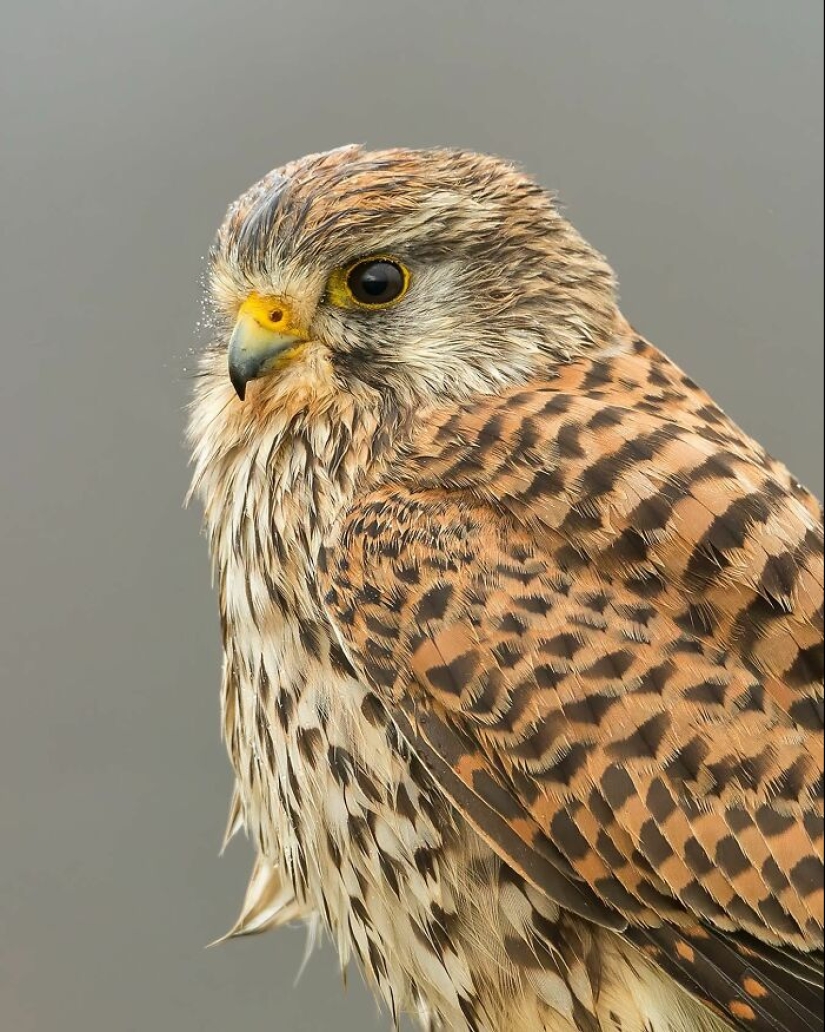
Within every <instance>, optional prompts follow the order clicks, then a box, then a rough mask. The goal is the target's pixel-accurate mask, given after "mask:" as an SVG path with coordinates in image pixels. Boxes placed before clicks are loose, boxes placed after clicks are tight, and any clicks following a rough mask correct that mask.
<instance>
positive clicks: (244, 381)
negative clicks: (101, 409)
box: [206, 147, 617, 419]
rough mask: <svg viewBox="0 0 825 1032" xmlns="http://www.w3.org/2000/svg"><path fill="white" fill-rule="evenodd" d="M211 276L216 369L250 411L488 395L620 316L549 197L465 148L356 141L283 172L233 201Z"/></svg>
mask: <svg viewBox="0 0 825 1032" xmlns="http://www.w3.org/2000/svg"><path fill="white" fill-rule="evenodd" d="M210 269H211V275H210V294H211V299H212V302H213V307H214V311H215V313H216V316H217V319H216V322H217V325H218V328H219V332H218V337H217V340H216V342H215V344H214V345H213V346H212V348H211V349H210V350H209V353H208V355H207V357H206V373H207V377H208V378H209V379H211V380H212V384H213V387H217V383H218V382H220V385H221V387H220V389H221V390H223V391H225V392H229V391H230V390H231V388H230V386H229V385H230V383H231V385H232V387H234V391H235V392H236V394H237V398H235V399H234V400H233V403H234V404H235V405H236V406H243V407H245V409H246V412H247V416H246V418H249V415H250V414H252V413H255V418H258V419H260V418H265V417H266V415H267V414H268V413H273V412H274V411H276V410H278V409H279V408H281V409H282V408H284V407H287V408H291V409H297V408H302V407H304V408H306V407H307V406H309V407H310V408H311V407H313V406H320V407H328V406H329V405H330V404H331V403H332V402H333V401H334V399H335V397H336V396H337V395H340V394H345V395H349V396H353V395H355V396H359V395H361V396H363V397H366V396H368V395H373V396H375V395H378V396H382V397H385V398H386V397H388V396H389V397H391V398H392V399H393V401H394V402H396V403H398V404H402V403H404V402H406V403H412V404H421V403H426V402H427V401H432V400H437V399H438V398H444V397H448V398H450V397H466V396H467V395H468V394H473V393H477V392H479V393H489V392H491V391H495V390H498V389H501V388H502V387H504V386H506V385H508V384H511V383H514V382H519V381H520V380H523V379H525V378H527V377H528V376H530V375H531V374H534V373H535V372H536V371H537V368H538V367H540V366H541V365H543V364H544V365H546V364H547V363H548V362H549V363H553V362H562V361H565V360H567V359H569V358H570V357H571V356H575V355H577V354H580V353H582V352H583V351H586V350H588V349H592V348H593V347H594V346H598V345H599V344H601V343H604V342H605V341H607V340H609V339H610V337H611V335H612V333H613V332H614V329H615V323H616V318H617V312H616V297H615V286H614V281H613V276H612V273H611V271H610V269H609V267H608V266H607V264H606V263H605V261H604V260H603V259H602V258H601V256H600V255H598V254H597V253H596V252H595V251H594V250H593V249H592V248H590V247H589V246H588V245H587V244H586V243H585V242H584V241H583V240H582V239H581V237H580V236H579V235H578V234H577V233H576V232H575V230H574V229H573V228H572V227H571V226H570V225H569V223H568V222H566V221H565V220H564V219H563V218H562V217H561V216H560V215H559V213H558V211H557V210H556V208H555V206H554V204H553V202H552V199H551V198H550V196H549V195H548V194H547V193H546V192H545V191H544V190H542V189H541V188H540V187H538V186H537V185H536V184H535V183H534V182H533V181H531V180H530V179H528V178H527V177H526V176H524V175H523V174H522V173H520V172H519V171H517V170H516V169H515V168H514V167H513V166H511V165H509V164H507V163H505V162H503V161H500V160H497V159H494V158H489V157H483V156H480V155H477V154H470V153H464V152H459V151H446V150H434V151H412V150H388V151H381V152H369V151H365V150H363V149H362V148H360V147H345V148H342V149H339V150H335V151H331V152H329V153H326V154H320V155H313V156H310V157H306V158H303V159H301V160H299V161H296V162H293V163H291V164H289V165H286V166H285V167H284V168H282V169H279V170H277V171H274V172H271V173H270V174H269V175H267V176H265V177H264V178H263V179H262V180H261V181H260V182H259V183H257V184H256V185H255V186H253V187H252V188H251V189H250V190H248V191H247V192H246V193H245V194H243V195H242V196H241V197H240V198H239V199H238V200H237V201H236V202H235V203H234V204H233V205H232V206H231V207H230V208H229V211H228V213H227V216H226V219H225V221H224V223H223V225H222V226H221V228H220V230H219V232H218V235H217V239H216V241H215V244H214V247H213V249H212V252H211V257H210ZM227 404H229V396H228V393H227Z"/></svg>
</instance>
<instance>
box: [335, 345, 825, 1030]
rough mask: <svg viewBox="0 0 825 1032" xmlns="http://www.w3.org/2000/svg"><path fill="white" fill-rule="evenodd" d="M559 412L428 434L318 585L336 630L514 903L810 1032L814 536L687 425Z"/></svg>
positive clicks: (739, 1017) (817, 868)
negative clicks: (518, 887)
mask: <svg viewBox="0 0 825 1032" xmlns="http://www.w3.org/2000/svg"><path fill="white" fill-rule="evenodd" d="M640 356H641V357H640ZM635 360H636V362H637V363H638V362H642V361H643V362H644V364H646V365H649V364H650V363H651V362H652V361H653V359H652V358H651V356H650V354H649V353H645V352H644V350H643V349H642V348H639V349H638V350H637V353H636V358H635ZM576 375H577V374H576V372H575V370H572V371H571V372H570V373H568V378H571V377H575V376H576ZM634 376H635V378H636V379H637V380H641V379H642V378H643V377H642V374H641V372H640V369H638V368H635V367H634V366H633V365H630V366H628V369H627V370H626V375H625V376H624V377H623V381H622V382H623V383H624V384H625V387H626V389H627V391H628V393H632V390H631V389H632V385H633V378H634ZM666 376H670V377H673V378H674V379H675V377H676V373H675V372H673V371H672V367H669V366H667V365H663V367H662V369H660V370H659V378H660V379H662V378H665V377H666ZM591 377H592V374H591ZM613 378H614V379H615V376H614V377H613ZM609 380H610V377H608V376H600V377H592V382H593V383H594V384H596V385H597V386H596V387H594V388H593V390H594V391H599V390H604V387H603V385H604V383H605V382H606V381H609ZM568 386H569V385H568ZM564 387H565V384H564V383H563V382H562V383H554V384H551V385H538V386H537V387H536V388H535V389H532V390H522V391H520V392H517V393H512V394H511V395H510V396H504V397H497V398H494V399H490V400H489V402H485V403H479V402H478V401H476V402H475V404H474V405H471V406H470V405H468V406H466V407H464V408H461V407H456V408H455V409H453V410H452V411H450V412H441V413H435V414H434V415H433V418H432V419H429V420H427V422H426V425H427V430H426V437H424V436H420V437H419V438H418V439H416V441H415V443H414V447H413V448H412V450H411V454H410V457H409V458H408V460H407V463H406V465H405V466H404V467H403V468H400V469H398V470H396V471H395V472H396V476H395V479H394V482H393V483H385V484H383V485H378V486H376V487H375V489H374V490H373V492H372V493H371V494H370V495H368V496H366V497H364V498H363V499H362V500H361V501H360V502H359V504H358V505H357V506H356V507H355V508H354V509H353V511H352V512H350V513H349V515H348V517H347V520H346V523H345V527H344V531H343V535H342V537H341V539H340V540H339V542H338V545H337V550H336V551H335V552H333V553H331V554H330V555H328V556H327V557H326V559H325V563H324V564H322V565H323V567H324V569H325V573H324V574H323V575H322V576H323V578H324V580H325V585H324V586H325V590H326V597H327V604H328V606H329V611H330V614H331V618H332V619H333V622H334V623H335V625H336V627H337V628H338V632H339V634H340V636H341V638H342V640H343V642H344V643H345V645H346V647H347V649H348V651H349V653H350V654H351V656H352V658H353V660H354V662H356V663H357V665H358V666H359V668H360V669H361V671H362V672H363V675H364V676H365V678H366V680H367V681H368V682H369V683H370V684H371V685H372V686H373V688H374V689H375V690H376V692H377V693H379V694H380V695H381V697H382V699H383V700H384V701H385V703H387V705H388V706H389V707H390V708H391V711H392V712H393V713H394V714H395V718H396V721H397V723H398V725H399V727H400V729H401V731H402V733H403V734H404V735H405V737H407V738H408V740H409V741H410V744H411V745H412V746H413V747H414V748H415V749H416V751H417V752H418V754H419V757H420V758H421V760H422V761H423V762H424V763H425V765H427V766H428V767H429V769H430V771H431V773H432V775H433V777H434V778H435V780H436V781H437V782H438V783H439V784H440V785H441V787H442V789H443V791H444V792H445V794H446V795H447V796H448V797H449V798H450V799H451V800H452V802H453V804H454V805H455V806H456V808H457V809H458V810H459V811H460V812H461V813H462V814H463V815H464V816H465V817H466V819H467V821H468V822H469V823H470V824H471V825H472V826H473V827H474V828H476V830H477V831H478V832H479V834H481V835H482V836H483V837H484V838H485V839H486V840H487V841H488V842H489V843H490V844H491V845H492V847H493V848H494V849H496V850H497V852H498V853H499V854H500V855H501V856H502V858H503V859H504V860H505V861H506V862H508V863H509V864H510V865H511V866H513V867H514V869H516V870H518V871H519V873H521V874H522V876H523V877H525V878H526V879H527V880H528V881H530V882H532V883H533V884H534V885H535V886H536V887H537V888H539V889H540V890H541V891H543V892H545V893H547V895H548V896H550V897H551V898H553V899H554V900H555V901H556V902H558V903H559V904H560V905H562V906H563V907H565V908H566V909H568V910H569V911H570V912H571V913H574V914H578V915H579V916H580V917H584V918H587V919H588V920H591V921H593V922H594V923H596V924H601V925H603V926H606V927H610V928H613V929H617V930H620V934H623V935H624V936H625V937H626V938H628V939H629V940H630V941H632V942H633V943H634V944H635V945H637V946H638V948H639V949H641V950H643V951H644V952H645V953H646V954H647V955H648V956H649V957H651V958H652V959H653V960H654V961H655V962H656V963H657V964H659V965H660V966H661V967H662V969H663V970H665V971H666V972H667V973H668V974H669V975H670V976H672V977H673V978H674V979H675V980H676V981H678V982H679V983H680V984H682V985H683V986H684V987H685V988H686V989H687V990H688V991H689V992H691V993H692V994H693V995H694V996H696V997H698V998H701V999H703V1000H705V1001H706V1002H707V1004H708V1006H710V1007H712V1008H713V1009H716V1010H718V1011H719V1012H721V1013H723V1014H724V1015H725V1016H726V1017H727V1020H728V1021H729V1022H730V1023H731V1024H732V1025H733V1026H734V1027H738V1028H742V1029H745V1028H749V1029H758V1030H763V1032H769V1030H773V1032H777V1030H784V1032H790V1030H791V1029H793V1030H796V1029H819V1028H822V1018H821V1008H819V1010H818V1011H817V1010H816V1008H815V1007H813V1003H816V1002H817V1001H821V974H819V973H818V972H819V970H820V965H821V950H822V929H823V889H822V858H821V849H822V735H821V708H822V685H821V681H820V680H819V678H820V676H821V662H822V660H821V655H822V551H821V541H822V531H821V526H820V525H819V523H818V522H817V518H816V515H815V513H816V511H817V510H816V508H815V507H814V506H812V505H811V504H809V502H808V499H807V498H806V496H805V495H804V494H803V493H802V492H801V489H799V488H798V486H797V485H795V484H794V483H793V481H792V478H790V475H789V474H787V471H784V469H783V468H782V467H779V466H778V465H777V464H776V463H773V462H772V460H770V459H768V458H767V457H766V456H765V455H764V453H762V452H761V451H760V450H759V449H758V447H757V446H756V445H754V444H753V443H752V442H750V441H749V440H748V439H747V438H746V437H744V435H742V434H741V433H740V432H738V431H737V430H736V428H735V427H732V425H731V424H729V423H727V422H726V421H725V420H724V417H722V416H721V415H717V414H716V411H715V410H712V408H711V407H710V405H709V403H707V402H705V401H703V400H702V398H700V399H698V400H695V401H691V400H690V399H688V400H687V401H684V402H683V403H682V411H681V412H680V413H678V415H679V419H678V421H675V420H665V419H663V418H661V416H660V415H657V414H656V412H655V411H652V410H650V411H646V410H645V408H644V406H642V405H636V406H633V405H632V404H629V403H628V398H622V399H621V400H622V404H617V403H613V404H611V403H610V400H609V399H607V398H603V397H597V398H594V397H592V396H590V395H588V392H587V391H586V390H583V389H582V384H581V383H578V384H573V387H574V388H575V389H574V390H571V391H569V392H567V393H566V392H565V390H564V389H563V388H564ZM662 389H663V390H664V388H662ZM684 390H687V388H684V387H683V391H684ZM630 400H631V401H632V398H631V399H630ZM700 402H701V404H700ZM648 408H649V409H650V406H648ZM625 926H626V927H625ZM622 928H624V929H625V930H624V931H623V932H622V931H621V929H622ZM748 943H751V944H755V947H756V948H749V947H748V945H747V944H748ZM777 957H780V958H787V960H786V962H785V963H777V961H776V958H777ZM816 957H819V958H820V959H813V958H816ZM797 985H798V987H799V991H798V992H797V993H794V991H793V990H794V986H797Z"/></svg>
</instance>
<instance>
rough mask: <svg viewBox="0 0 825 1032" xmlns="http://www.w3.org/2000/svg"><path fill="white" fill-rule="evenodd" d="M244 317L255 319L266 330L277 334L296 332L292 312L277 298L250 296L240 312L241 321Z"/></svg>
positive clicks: (258, 295)
mask: <svg viewBox="0 0 825 1032" xmlns="http://www.w3.org/2000/svg"><path fill="white" fill-rule="evenodd" d="M243 316H247V317H249V318H251V319H254V320H255V322H256V323H257V324H258V325H259V326H260V327H261V328H262V329H265V330H272V331H273V332H275V333H290V332H294V327H293V325H292V312H291V311H290V308H289V306H288V305H287V304H286V303H285V302H284V301H282V300H281V299H280V298H277V297H262V296H261V295H260V294H250V295H249V297H248V298H247V299H246V301H244V303H243V304H242V305H241V308H240V311H239V312H238V318H239V319H240V318H242V317H243Z"/></svg>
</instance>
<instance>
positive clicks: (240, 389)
mask: <svg viewBox="0 0 825 1032" xmlns="http://www.w3.org/2000/svg"><path fill="white" fill-rule="evenodd" d="M229 379H230V381H231V383H232V386H233V387H234V388H235V393H236V394H237V395H238V397H239V398H240V399H241V401H243V400H244V398H245V397H246V377H245V376H244V375H243V373H241V372H240V371H239V370H238V369H230V370H229Z"/></svg>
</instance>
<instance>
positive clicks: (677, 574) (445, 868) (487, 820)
mask: <svg viewBox="0 0 825 1032" xmlns="http://www.w3.org/2000/svg"><path fill="white" fill-rule="evenodd" d="M208 262H209V264H208V268H209V271H208V288H207V292H208V305H209V311H210V337H209V342H208V343H205V344H204V346H203V349H202V354H201V356H200V362H201V365H200V370H199V373H198V375H197V378H196V385H195V389H194V398H193V400H192V403H191V408H190V411H189V420H188V431H187V433H188V441H189V443H190V447H191V455H192V464H193V479H192V489H191V490H192V492H193V494H194V495H195V496H197V498H198V499H199V503H200V506H201V507H202V511H203V527H204V534H205V537H206V539H207V542H208V546H209V550H210V553H211V557H212V560H213V563H214V569H215V573H216V583H217V594H218V604H219V610H220V620H221V627H222V645H223V675H222V689H221V713H222V718H221V719H222V731H223V736H224V738H225V742H226V745H227V749H228V752H229V756H230V759H231V763H232V767H233V770H234V796H233V801H232V806H231V813H230V820H229V826H228V829H227V834H228V837H231V835H232V834H234V833H235V832H236V831H237V830H239V829H241V828H244V829H245V830H246V833H247V834H248V835H249V836H250V838H251V840H252V841H253V843H254V846H255V851H256V860H255V865H254V870H253V875H252V879H251V882H250V884H249V888H248V890H247V895H246V899H245V902H244V906H243V910H242V913H241V917H240V918H239V920H238V923H237V924H236V926H235V928H234V929H233V932H232V934H245V933H250V932H257V931H263V930H268V929H271V928H275V927H277V926H279V925H281V924H285V923H287V922H295V921H297V922H304V923H306V924H307V926H308V927H309V928H310V930H311V931H312V932H313V934H314V933H315V932H319V931H321V932H324V933H326V934H327V935H328V936H329V937H330V938H331V939H332V942H333V944H334V946H335V947H336V949H337V951H338V954H339V956H340V960H341V964H342V966H343V967H344V968H346V967H347V966H348V965H349V964H350V963H353V962H354V963H355V964H356V965H357V966H359V967H360V968H361V969H362V971H363V973H364V974H365V976H366V979H367V981H368V982H369V984H370V985H371V986H372V987H373V990H374V992H375V994H376V995H377V997H378V999H379V1000H380V1001H382V1002H383V1004H385V1005H386V1008H387V1009H388V1012H389V1017H390V1019H391V1020H392V1021H394V1022H395V1023H396V1024H397V1023H398V1021H400V1020H401V1016H402V1015H411V1016H412V1018H413V1020H417V1021H419V1022H420V1024H421V1027H422V1028H424V1029H427V1030H430V1032H436V1030H443V1032H744V1030H755V1032H807V1030H821V1029H822V1028H823V1018H822V1000H823V865H822V845H823V803H822V790H823V771H822V766H823V751H822V750H823V737H822V728H823V691H822V676H823V525H822V509H821V506H820V504H819V503H818V502H817V500H816V499H815V498H814V497H813V496H812V495H811V494H810V493H809V492H808V491H807V490H806V489H805V488H804V487H803V486H802V485H801V484H800V483H799V481H798V480H797V479H796V478H795V477H794V476H793V475H792V474H791V473H790V472H789V470H788V469H787V468H786V466H785V465H783V464H782V463H781V462H780V461H778V460H776V459H774V458H772V457H771V456H770V455H768V454H767V452H766V451H765V450H764V449H763V448H762V447H761V446H760V445H759V444H758V443H757V442H756V441H755V440H753V439H752V438H751V437H750V436H748V434H747V433H746V432H745V431H743V430H742V429H740V428H739V427H738V426H737V425H736V424H735V423H734V422H733V421H732V420H731V419H730V418H729V417H728V416H727V415H725V414H724V412H723V411H722V410H721V409H720V407H719V406H718V405H717V404H716V403H715V402H714V401H713V400H712V398H711V397H710V395H709V394H708V393H706V392H705V391H704V390H703V389H702V388H700V387H699V386H697V384H696V383H695V382H694V381H693V380H691V379H690V378H689V377H688V376H687V375H686V374H685V373H683V372H682V371H681V369H680V368H678V367H677V366H676V365H675V364H674V363H673V362H671V361H670V360H669V359H668V358H667V357H666V356H665V355H664V354H663V353H662V352H660V351H659V350H657V349H656V347H654V346H653V344H651V343H649V342H648V341H647V340H646V339H645V338H644V337H642V336H641V335H640V334H639V333H637V332H636V330H635V329H634V328H633V327H632V326H631V325H630V324H629V323H628V321H627V320H626V319H625V318H624V316H623V315H622V313H621V310H620V308H619V301H618V287H617V281H616V277H615V275H614V273H613V271H612V268H611V267H610V265H609V264H608V263H607V260H606V259H605V258H604V257H603V256H602V255H601V254H600V253H599V252H598V251H597V250H595V249H594V248H593V247H591V246H590V245H589V244H588V243H587V242H585V240H584V239H583V238H582V237H581V236H580V235H579V233H578V232H577V231H576V230H575V229H574V228H573V226H572V225H571V223H570V222H569V221H568V220H567V218H566V217H565V216H564V215H563V214H562V212H561V209H560V207H559V205H558V203H557V201H556V199H555V196H554V195H553V194H551V193H550V192H548V191H547V190H546V189H545V188H544V187H542V186H541V185H540V184H539V183H538V182H536V181H535V180H534V179H532V178H530V177H529V176H528V175H527V174H525V173H524V172H522V171H521V170H520V169H519V168H518V167H516V166H515V165H514V164H512V163H510V162H508V161H506V160H503V159H500V158H494V157H489V156H486V155H479V154H475V153H470V152H467V151H462V150H450V149H431V150H413V149H404V148H394V149H388V150H379V151H371V150H368V149H366V148H364V147H362V146H346V147H342V148H337V149H335V150H331V151H328V152H325V153H319V154H313V155H310V156H307V157H304V158H301V159H299V160H296V161H293V162H290V163H288V164H286V165H284V166H282V167H280V168H278V169H277V170H275V171H272V172H270V173H269V174H267V175H266V176H264V178H263V179H261V180H260V181H259V182H258V183H257V184H256V185H254V186H253V187H251V188H250V189H249V190H248V191H247V192H245V193H244V194H243V195H242V196H241V197H240V198H239V199H238V200H237V201H235V202H234V203H233V204H232V205H231V206H230V207H229V209H228V212H227V214H226V217H225V219H224V221H223V223H222V225H221V227H220V229H219V230H218V233H217V236H216V238H215V242H214V245H213V247H212V250H211V252H210V256H209V260H208ZM777 403H778V404H780V405H781V404H782V403H783V401H782V399H777Z"/></svg>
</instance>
